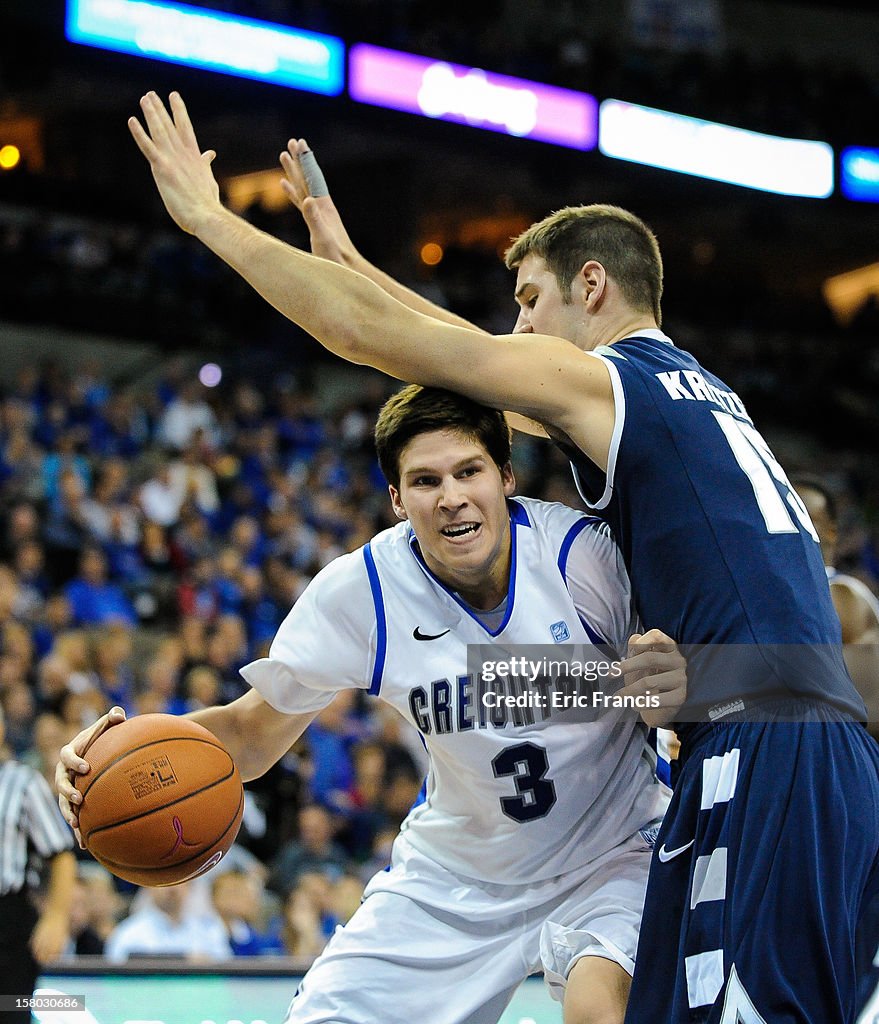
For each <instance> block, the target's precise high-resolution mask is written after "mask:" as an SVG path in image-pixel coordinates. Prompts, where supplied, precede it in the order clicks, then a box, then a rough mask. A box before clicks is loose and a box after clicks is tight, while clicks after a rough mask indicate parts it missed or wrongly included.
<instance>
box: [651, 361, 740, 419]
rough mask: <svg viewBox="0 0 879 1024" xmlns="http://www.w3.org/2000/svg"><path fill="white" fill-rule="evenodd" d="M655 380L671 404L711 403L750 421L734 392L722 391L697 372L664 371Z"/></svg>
mask: <svg viewBox="0 0 879 1024" xmlns="http://www.w3.org/2000/svg"><path fill="white" fill-rule="evenodd" d="M656 379H657V380H658V381H659V383H660V384H661V385H662V386H663V387H664V388H665V390H666V391H667V392H668V394H669V396H670V397H671V400H672V401H673V402H680V401H681V400H682V399H684V400H686V401H689V402H713V403H714V405H719V406H720V408H721V409H724V410H725V411H726V412H731V413H733V415H735V416H742V417H744V418H745V419H746V420H748V421H749V422H750V420H751V417H750V416H749V415H748V413H747V411H746V410H745V405H744V403H743V402H742V400H741V398H739V396H738V395H737V394H736V393H735V391H722V390H721V389H720V388H719V387H716V386H715V385H714V384H711V383H710V382H709V381H707V380H705V378H704V377H703V376H702V374H701V373H699V372H698V370H664V371H663V372H662V373H657V374H656ZM688 384H689V389H688V388H687V385H688Z"/></svg>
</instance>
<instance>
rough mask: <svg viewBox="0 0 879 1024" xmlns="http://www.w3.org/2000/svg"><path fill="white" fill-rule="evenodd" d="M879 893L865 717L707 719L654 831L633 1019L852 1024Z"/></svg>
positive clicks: (878, 762) (875, 776) (874, 767)
mask: <svg viewBox="0 0 879 1024" xmlns="http://www.w3.org/2000/svg"><path fill="white" fill-rule="evenodd" d="M816 714H817V715H818V716H819V717H822V718H826V717H830V718H834V717H835V714H834V712H833V711H832V710H831V709H828V708H824V707H822V708H820V709H818V711H817V712H816ZM876 896H879V745H877V743H876V742H875V740H873V739H872V738H871V737H870V736H869V735H868V733H867V731H866V730H865V729H864V728H863V727H862V726H861V725H859V724H856V723H853V722H848V721H845V722H843V721H811V722H805V723H804V722H780V721H776V722H770V723H746V722H724V723H717V724H714V725H711V726H708V727H706V728H705V729H704V730H701V731H700V735H699V737H698V738H697V739H696V741H695V743H694V744H693V747H692V749H691V750H690V751H689V752H688V754H687V757H686V760H685V761H684V763H683V766H682V768H681V774H680V777H679V779H678V781H677V785H676V788H675V793H674V796H673V799H672V802H671V805H670V807H669V809H668V812H667V814H666V817H665V821H664V822H663V826H662V829H661V831H660V833H659V836H658V837H657V840H656V847H655V849H654V853H653V861H652V864H651V868H650V881H649V884H648V887H647V899H646V903H645V906H644V917H643V920H642V925H641V934H640V939H639V942H638V954H637V962H636V965H635V975H634V978H633V982H632V991H631V995H630V998H629V1009H628V1012H627V1014H626V1024H761V1022H766V1024H854V1021H855V1018H856V1016H857V1008H858V983H859V976H858V975H859V969H862V968H859V964H858V952H859V949H862V948H869V947H870V945H871V943H872V945H873V948H874V949H875V943H876V940H877V938H879V936H866V937H865V936H864V934H863V930H862V929H861V934H860V935H859V934H858V933H859V928H860V926H861V925H862V923H864V922H865V921H866V920H867V917H868V915H867V914H866V913H865V911H866V908H867V906H868V905H869V904H870V903H871V902H872V900H873V899H874V898H875V897H876ZM861 957H862V954H861ZM861 963H862V960H861ZM861 999H863V992H862V993H861Z"/></svg>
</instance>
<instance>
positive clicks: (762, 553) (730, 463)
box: [562, 330, 865, 717]
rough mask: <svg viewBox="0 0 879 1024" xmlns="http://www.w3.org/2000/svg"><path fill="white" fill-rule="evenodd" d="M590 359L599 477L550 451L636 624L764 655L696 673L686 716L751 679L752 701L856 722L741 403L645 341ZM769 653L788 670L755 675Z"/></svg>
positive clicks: (812, 574)
mask: <svg viewBox="0 0 879 1024" xmlns="http://www.w3.org/2000/svg"><path fill="white" fill-rule="evenodd" d="M595 354H596V355H598V356H599V357H600V358H602V359H603V360H604V361H605V363H606V365H607V366H608V368H609V371H610V375H611V381H612V384H613V389H614V397H615V404H616V422H615V428H614V432H613V439H612V443H611V450H610V454H609V459H608V467H607V472H606V473H603V472H602V471H601V470H600V469H599V468H598V467H597V466H595V465H594V463H592V462H591V460H589V459H588V458H587V457H586V456H585V455H584V454H583V453H582V452H580V451H579V450H573V449H572V448H571V447H570V446H567V445H563V446H562V447H563V450H564V451H565V453H566V454H567V455H568V456H569V457H570V458H571V461H572V464H573V468H574V475H575V478H576V481H577V485H578V488H579V489H580V492H581V495H582V496H583V498H584V500H585V501H586V502H587V503H588V504H589V505H590V506H591V507H592V508H593V509H594V510H595V511H596V512H597V513H598V514H599V515H601V516H602V517H603V518H605V519H606V521H607V522H608V523H609V524H610V526H611V529H612V530H613V532H614V534H615V536H616V540H617V543H618V544H619V546H620V548H621V550H622V552H623V556H624V559H625V562H626V567H627V569H628V571H629V575H630V577H631V580H632V584H633V590H634V593H635V595H636V602H637V608H638V612H639V615H640V618H641V620H642V622H644V624H645V626H646V627H648V628H653V627H656V628H659V629H661V630H663V631H664V632H666V633H668V634H669V635H670V636H671V637H673V638H674V639H675V640H676V641H677V642H678V643H680V644H690V645H703V644H705V645H712V650H713V651H714V653H716V652H717V651H718V650H719V647H718V646H714V645H724V646H725V647H726V649H727V650H731V648H729V647H728V645H753V644H757V645H763V646H761V651H762V652H763V653H762V654H761V655H760V656H759V657H757V656H756V655H755V661H760V663H761V664H760V667H759V669H757V668H755V665H754V664H751V665H750V667H749V668H747V669H745V670H743V669H742V665H741V663H740V660H737V657H733V658H732V660H728V661H727V663H726V666H725V669H724V671H723V672H722V673H709V675H711V676H713V678H712V679H711V683H710V687H709V688H708V689H710V692H708V689H706V690H705V692H703V693H699V692H698V689H699V685H700V681H699V676H698V674H696V676H695V677H694V680H691V691H690V698H691V702H692V704H693V706H700V705H701V706H703V707H706V708H709V707H712V706H713V707H714V708H719V707H720V706H721V705H722V703H723V701H724V700H730V701H731V702H732V703H733V704H734V703H735V699H736V698H738V697H741V696H742V695H743V693H745V692H747V691H748V689H749V685H748V684H749V679H748V678H747V677H748V675H749V673H750V674H753V675H754V678H752V679H750V682H751V683H753V684H754V685H753V686H752V687H751V693H752V695H756V693H757V692H758V691H759V692H763V693H764V694H765V695H766V696H771V697H778V696H783V695H787V696H790V695H797V696H804V697H808V698H812V699H823V700H827V701H830V702H831V703H833V704H835V705H836V706H838V707H840V708H842V709H843V710H844V711H847V712H850V713H851V714H852V715H854V716H855V717H863V716H864V714H865V710H864V707H863V704H862V702H861V700H860V697H859V696H858V694H857V692H856V690H855V688H854V685H853V684H852V682H851V680H850V679H849V677H848V673H847V671H846V669H845V665H844V662H843V660H842V655H841V650H840V648H839V644H840V643H841V634H840V626H839V620H838V618H837V615H836V612H835V610H834V607H833V603H832V601H831V598H830V592H829V587H828V585H827V579H826V574H825V570H824V564H823V561H822V558H821V552H820V548H819V545H818V537H817V534H816V533H815V529H814V527H813V526H812V523H811V521H810V519H809V516H808V513H807V512H806V509H805V507H804V506H803V503H802V501H801V500H800V498H799V496H798V495H797V494H796V492H795V491H794V490H793V488H792V487H791V485H790V483H789V482H788V479H787V476H786V475H785V473H784V470H783V469H782V468H781V466H780V465H779V463H778V462H777V460H776V459H775V457H774V456H773V454H772V452H771V451H770V449H769V446H768V445H767V444H766V442H765V441H764V440H763V438H762V437H761V435H760V434H759V433H758V432H757V430H756V429H755V427H754V424H753V422H752V421H751V418H750V417H749V416H748V413H747V411H746V409H745V407H744V405H743V404H742V401H741V400H740V399H739V397H738V396H737V395H736V394H735V392H733V391H732V390H731V389H730V388H729V387H728V386H727V385H726V384H724V383H723V381H721V380H719V379H718V378H717V377H715V376H714V375H713V374H711V373H709V372H708V371H706V370H704V369H703V368H702V367H701V366H700V365H699V364H698V363H697V362H696V360H695V359H694V358H693V357H692V356H691V355H690V354H689V353H687V352H684V351H682V350H681V349H679V348H676V347H675V346H674V345H673V344H672V342H671V341H670V339H668V338H667V337H666V336H665V335H664V334H662V333H661V332H660V331H657V330H650V331H646V332H643V333H640V334H638V335H637V336H632V337H629V338H626V339H624V340H623V341H620V342H617V343H616V344H614V345H613V346H610V347H603V348H601V349H599V350H597V351H596V353H595ZM766 645H769V646H768V647H767V646H766ZM781 645H784V649H785V650H788V651H790V652H792V653H791V654H790V657H789V659H788V658H786V657H781V656H778V657H776V661H775V664H774V665H767V660H769V661H771V660H772V657H774V655H770V656H768V659H767V656H766V654H765V652H766V650H767V649H772V650H774V651H775V652H776V655H777V652H778V650H780V649H781ZM743 649H744V648H743V647H742V648H736V650H743ZM793 652H796V653H793ZM747 660H748V658H747V657H746V658H745V661H747ZM785 661H787V662H788V666H787V668H789V667H790V666H791V665H796V669H795V671H787V670H786V668H785V667H780V665H781V663H782V662H785ZM751 669H754V672H753V673H751ZM773 675H774V676H775V677H776V678H774V679H773V678H771V677H773ZM758 676H759V678H757V677H758ZM781 677H783V678H781ZM706 678H707V676H706ZM693 682H695V684H696V690H697V692H695V693H694V692H693V685H692V683H693ZM776 684H777V685H776ZM711 717H714V715H711Z"/></svg>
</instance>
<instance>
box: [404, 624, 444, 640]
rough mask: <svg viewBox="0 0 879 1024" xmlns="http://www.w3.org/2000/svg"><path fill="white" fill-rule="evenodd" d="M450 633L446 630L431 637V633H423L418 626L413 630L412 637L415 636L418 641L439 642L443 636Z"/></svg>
mask: <svg viewBox="0 0 879 1024" xmlns="http://www.w3.org/2000/svg"><path fill="white" fill-rule="evenodd" d="M448 632H449V630H448V629H444V630H443V631H442V633H434V634H432V635H431V634H430V633H422V632H421V630H420V629H419V628H418V627H417V626H416V627H415V629H413V630H412V636H414V637H415V639H416V640H439V638H440V637H441V636H445V635H446V633H448Z"/></svg>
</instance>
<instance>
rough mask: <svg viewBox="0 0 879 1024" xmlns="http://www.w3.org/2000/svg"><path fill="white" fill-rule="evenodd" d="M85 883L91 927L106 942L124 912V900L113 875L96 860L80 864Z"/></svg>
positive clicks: (102, 941)
mask: <svg viewBox="0 0 879 1024" xmlns="http://www.w3.org/2000/svg"><path fill="white" fill-rule="evenodd" d="M80 875H81V877H82V879H83V882H84V884H85V890H86V900H87V906H88V912H89V913H88V920H89V928H91V929H92V931H94V933H95V934H96V935H97V936H98V938H99V939H100V941H101V943H106V941H107V939H108V938H109V937H110V933H111V932H112V931H113V929H114V928H115V927H116V925H117V924H118V923H119V919H120V918H121V917H122V915H123V912H124V907H125V904H124V901H123V899H122V896H121V895H120V894H119V890H118V889H117V888H116V883H115V881H114V879H113V876H112V875H111V874H110V872H109V871H107V869H106V868H103V867H101V865H100V864H97V863H96V862H95V861H90V862H88V863H86V864H83V865H81V866H80Z"/></svg>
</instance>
